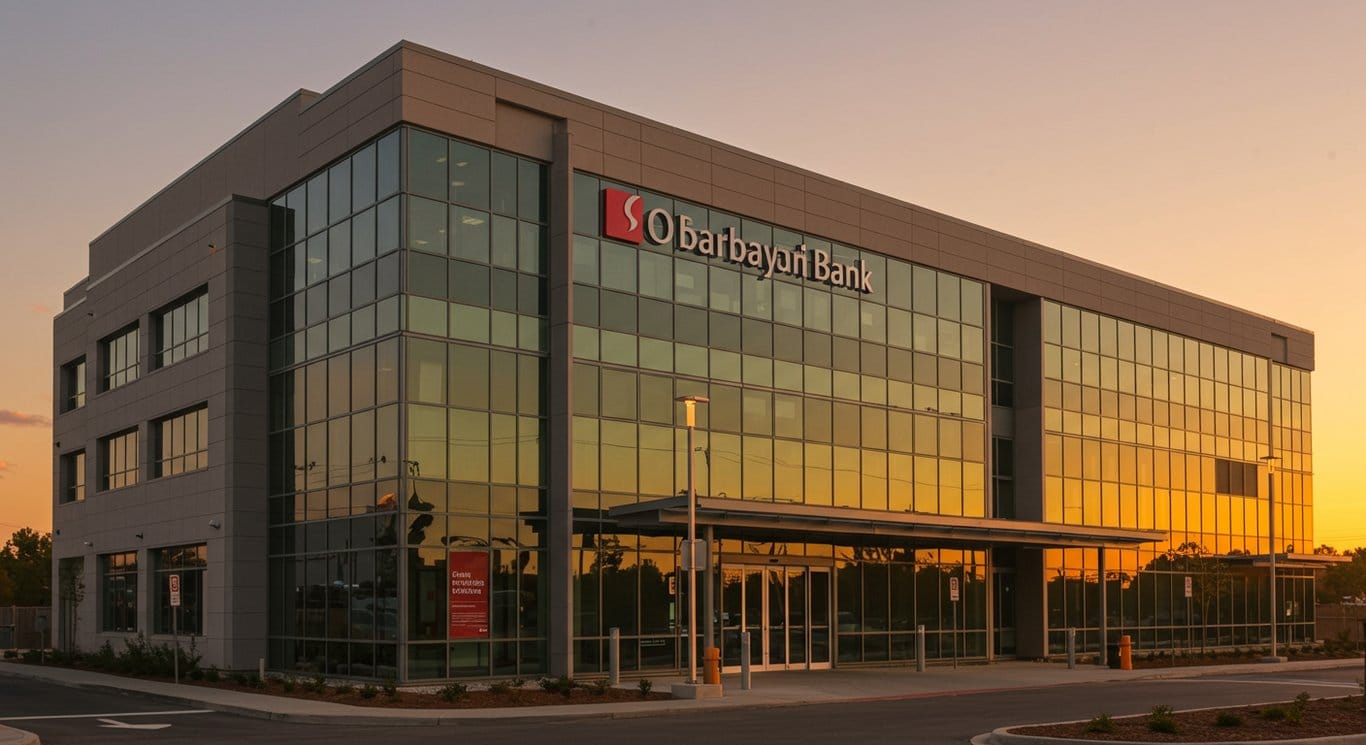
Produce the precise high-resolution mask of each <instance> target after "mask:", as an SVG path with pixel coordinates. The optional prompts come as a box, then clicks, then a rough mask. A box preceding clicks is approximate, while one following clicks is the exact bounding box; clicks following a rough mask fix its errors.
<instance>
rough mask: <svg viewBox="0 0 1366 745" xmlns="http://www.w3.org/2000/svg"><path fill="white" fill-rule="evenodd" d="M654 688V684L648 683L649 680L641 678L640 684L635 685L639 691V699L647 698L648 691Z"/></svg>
mask: <svg viewBox="0 0 1366 745" xmlns="http://www.w3.org/2000/svg"><path fill="white" fill-rule="evenodd" d="M654 687H655V684H654V683H652V682H650V679H649V678H641V679H640V682H639V683H636V688H638V689H640V697H641V698H647V697H649V695H650V689H652V688H654Z"/></svg>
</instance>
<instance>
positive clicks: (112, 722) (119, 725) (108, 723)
mask: <svg viewBox="0 0 1366 745" xmlns="http://www.w3.org/2000/svg"><path fill="white" fill-rule="evenodd" d="M95 721H97V722H101V723H102V724H100V726H101V727H103V728H106V729H150V730H158V729H166V728H167V727H169V726H171V725H169V724H129V723H127V722H120V721H119V720H117V719H97V720H95Z"/></svg>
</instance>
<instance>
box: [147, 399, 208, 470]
mask: <svg viewBox="0 0 1366 745" xmlns="http://www.w3.org/2000/svg"><path fill="white" fill-rule="evenodd" d="M152 437H153V439H154V443H153V446H152V448H153V452H154V453H156V455H155V460H153V461H152V478H161V477H162V476H174V475H176V474H178V473H185V472H186V471H196V470H199V469H200V468H204V467H205V466H207V465H209V407H208V406H203V405H201V406H199V407H196V408H194V409H191V410H189V411H184V412H181V413H179V414H173V415H171V416H168V417H166V418H164V419H158V420H157V421H156V422H153V424H152Z"/></svg>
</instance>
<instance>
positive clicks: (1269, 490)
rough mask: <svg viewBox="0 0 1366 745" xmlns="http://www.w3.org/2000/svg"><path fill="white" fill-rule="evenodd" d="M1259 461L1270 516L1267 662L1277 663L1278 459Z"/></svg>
mask: <svg viewBox="0 0 1366 745" xmlns="http://www.w3.org/2000/svg"><path fill="white" fill-rule="evenodd" d="M1261 460H1264V461H1266V501H1267V507H1268V510H1269V512H1270V516H1269V517H1268V518H1267V522H1266V532H1267V537H1268V539H1269V540H1270V541H1271V657H1270V658H1269V659H1268V660H1266V661H1268V662H1279V661H1280V659H1281V658H1280V655H1279V654H1277V652H1276V616H1277V615H1279V614H1280V610H1279V608H1278V607H1277V605H1276V477H1275V470H1276V461H1278V460H1280V458H1278V457H1276V456H1274V455H1264V456H1262V458H1261Z"/></svg>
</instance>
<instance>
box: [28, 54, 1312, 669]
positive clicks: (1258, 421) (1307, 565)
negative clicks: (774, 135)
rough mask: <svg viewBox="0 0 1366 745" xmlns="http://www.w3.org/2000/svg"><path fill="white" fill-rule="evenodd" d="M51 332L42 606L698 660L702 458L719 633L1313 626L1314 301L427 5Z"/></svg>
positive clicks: (242, 639)
mask: <svg viewBox="0 0 1366 745" xmlns="http://www.w3.org/2000/svg"><path fill="white" fill-rule="evenodd" d="M850 134H851V135H852V134H854V133H852V132H851V133H850ZM1064 219H1065V218H1064ZM73 273H74V272H73ZM54 332H55V333H54V335H55V339H54V348H53V385H54V388H55V391H56V396H55V401H56V405H55V409H56V411H55V412H54V427H53V428H54V438H53V439H54V464H53V468H54V475H55V479H54V494H53V524H54V527H55V529H56V531H57V534H56V535H55V537H54V557H55V559H56V561H55V562H54V563H55V569H54V576H53V587H55V588H58V591H57V592H56V593H54V595H55V596H56V598H57V599H56V604H57V611H58V612H57V622H56V623H55V624H54V626H55V633H56V643H57V644H58V645H75V646H78V647H79V648H81V649H85V650H93V649H95V648H97V647H99V646H100V645H101V644H103V643H104V642H105V641H110V642H111V643H113V644H114V645H115V648H119V647H120V645H121V643H122V640H123V639H125V638H130V637H132V636H134V635H136V634H143V635H145V636H147V637H149V638H150V639H151V640H152V641H153V642H154V643H169V642H170V640H171V632H172V631H173V630H175V631H177V632H178V633H179V634H180V636H181V639H182V641H183V640H184V638H185V637H186V636H187V635H188V636H193V637H194V639H195V643H196V648H197V650H198V651H199V652H200V653H201V654H202V655H203V664H204V665H210V664H212V665H217V666H218V667H220V668H232V669H255V668H256V666H257V661H258V660H259V659H261V658H264V659H265V660H266V665H267V667H268V669H271V670H277V671H295V672H300V673H307V674H315V673H322V674H327V675H335V676H349V677H355V678H360V679H366V678H370V679H388V678H393V679H396V680H398V681H400V682H410V681H423V680H439V679H446V678H488V677H498V676H502V677H511V676H524V677H534V676H538V675H550V676H555V675H560V674H572V675H578V676H591V675H600V674H602V673H603V672H604V671H605V668H606V665H607V657H608V649H607V644H608V639H609V633H610V630H611V629H617V630H619V635H620V655H621V665H622V669H623V671H624V672H625V673H627V674H637V675H651V674H654V675H667V674H671V673H675V672H678V671H681V670H686V669H687V667H688V660H687V659H686V657H687V650H688V637H689V633H690V631H691V630H690V629H689V628H688V627H687V626H688V625H687V618H688V614H687V612H686V608H687V607H688V601H689V598H688V597H687V595H688V593H689V592H691V588H690V587H689V585H688V582H687V572H686V571H682V569H681V567H680V563H679V557H680V553H679V550H680V542H681V540H682V539H683V538H685V537H686V530H687V527H686V525H687V513H688V502H689V492H688V479H687V474H688V469H689V465H690V463H691V465H692V467H693V468H694V469H695V500H696V501H695V511H696V513H695V514H696V518H695V519H696V526H697V527H696V531H697V536H698V538H699V539H702V540H706V541H707V543H706V553H705V563H704V564H703V565H702V567H701V571H700V572H698V578H699V579H698V593H699V595H704V594H706V593H708V592H709V595H707V596H706V597H702V598H700V599H699V602H698V608H699V609H709V611H710V612H707V611H706V610H701V611H699V615H698V621H697V623H698V625H699V627H700V626H701V625H702V624H703V623H706V625H707V629H706V630H705V632H706V634H705V635H706V636H707V637H708V638H706V639H704V640H703V642H702V643H701V644H700V645H699V647H701V648H705V647H707V646H715V647H718V648H719V649H720V654H721V662H722V665H723V666H724V668H725V669H726V670H733V669H736V668H738V666H739V665H740V650H741V645H740V637H741V634H742V633H744V632H749V634H750V639H751V645H750V657H751V663H752V665H753V667H754V669H758V670H778V669H821V668H831V667H846V666H861V665H909V664H915V661H916V660H915V657H916V649H917V645H916V633H917V628H918V627H921V626H923V627H924V628H925V644H924V646H925V652H924V654H925V657H926V658H927V659H928V661H929V662H931V663H935V662H938V661H948V660H950V659H957V660H978V661H981V660H993V659H1003V658H1027V659H1034V658H1040V657H1048V656H1057V655H1060V654H1062V653H1063V651H1064V648H1065V638H1066V633H1067V629H1069V628H1073V629H1076V630H1077V640H1078V645H1079V647H1080V648H1081V649H1082V650H1084V651H1090V652H1103V651H1104V650H1105V649H1106V648H1107V645H1109V644H1113V643H1115V642H1117V640H1118V638H1119V636H1120V635H1128V636H1130V638H1131V639H1132V640H1133V645H1134V649H1135V652H1136V653H1140V654H1141V653H1143V652H1144V651H1145V650H1172V649H1188V648H1190V647H1191V646H1192V645H1204V646H1206V647H1209V646H1213V647H1233V646H1243V647H1248V646H1258V647H1263V646H1267V645H1269V644H1270V642H1271V638H1272V636H1271V634H1272V628H1273V626H1272V624H1273V619H1274V621H1275V628H1276V629H1277V640H1278V642H1280V643H1282V644H1286V643H1291V642H1301V641H1306V640H1311V639H1312V638H1313V628H1314V618H1313V608H1314V604H1313V595H1314V593H1313V584H1314V579H1313V563H1312V559H1311V557H1308V556H1305V554H1308V553H1309V552H1310V549H1311V547H1312V546H1313V545H1314V543H1313V538H1314V536H1313V527H1314V526H1313V518H1312V514H1313V511H1312V503H1313V487H1312V467H1313V462H1312V454H1311V453H1312V448H1311V444H1312V438H1311V427H1310V420H1311V415H1310V412H1311V407H1312V401H1311V395H1310V391H1311V385H1310V379H1311V371H1312V370H1313V367H1314V337H1313V335H1312V333H1311V332H1309V331H1306V330H1304V329H1301V328H1297V327H1295V326H1291V325H1288V324H1285V323H1282V322H1279V321H1276V320H1273V319H1270V318H1267V317H1265V316H1262V315H1258V314H1256V313H1254V312H1251V311H1246V310H1241V309H1238V308H1233V307H1230V306H1228V305H1225V304H1222V303H1219V302H1216V301H1214V300H1209V299H1206V298H1203V297H1200V296H1197V295H1195V294H1192V293H1189V292H1185V291H1182V290H1179V289H1176V288H1173V287H1168V286H1165V285H1162V284H1159V283H1157V282H1155V281H1152V280H1148V279H1144V278H1142V277H1138V276H1134V275H1132V274H1128V273H1125V272H1121V271H1118V270H1115V269H1111V268H1109V267H1105V266H1102V265H1099V264H1096V263H1093V262H1090V261H1087V260H1085V259H1081V258H1077V257H1074V256H1069V255H1067V254H1064V253H1061V252H1058V251H1055V250H1053V249H1050V248H1047V247H1044V246H1040V245H1038V244H1035V243H1031V242H1029V241H1027V240H1022V239H1019V238H1015V237H1012V236H1009V235H1005V234H1002V233H998V232H995V231H993V230H991V229H989V228H985V227H980V226H977V225H974V224H972V223H969V222H966V221H964V220H960V219H958V218H955V217H950V216H948V215H943V214H940V213H937V212H933V211H931V210H928V209H925V208H922V207H917V206H915V205H912V204H907V203H905V202H901V201H898V200H897V199H894V198H892V197H888V196H884V195H880V194H876V193H873V192H871V191H868V190H866V189H861V188H858V187H856V186H852V185H849V184H846V183H842V182H839V181H836V180H834V179H831V178H828V177H825V176H821V175H819V174H815V173H811V172H808V171H805V170H802V169H800V168H796V167H794V166H789V165H786V164H783V163H779V162H777V161H774V160H772V159H769V158H766V157H763V156H761V155H757V154H754V153H750V152H746V151H744V150H741V149H739V148H735V147H731V146H729V145H726V144H723V143H720V142H716V141H713V140H709V139H707V138H705V137H702V136H700V135H696V134H692V133H689V132H684V131H681V130H679V129H676V128H674V127H671V126H668V125H666V124H662V123H659V122H655V121H651V120H649V119H646V118H644V117H641V116H637V115H635V114H631V113H628V112H625V111H621V110H618V109H614V108H612V107H610V106H606V105H603V104H599V103H596V102H593V101H589V100H587V99H584V98H581V97H579V96H576V95H573V94H571V93H567V92H564V91H560V90H556V89H554V88H550V87H548V86H545V85H541V84H539V83H535V82H532V81H529V80H525V79H522V78H518V77H515V76H512V75H509V74H506V73H503V72H500V71H498V70H493V69H490V68H488V67H485V66H482V65H478V64H475V63H473V62H470V61H468V60H464V59H460V58H457V57H454V56H451V55H448V54H445V53H443V52H439V51H436V50H433V49H429V48H425V47H421V46H418V45H415V44H411V43H407V42H402V43H399V44H397V45H396V46H394V47H392V48H391V49H389V50H388V51H386V52H384V53H383V54H381V55H380V56H378V57H376V58H375V59H373V60H372V61H370V62H368V63H367V64H365V65H364V66H363V67H361V68H360V69H359V70H357V71H356V72H354V73H353V74H351V75H350V76H348V77H347V78H345V79H344V80H342V81H340V82H338V83H337V84H336V85H335V86H333V87H332V88H330V89H328V90H327V91H325V92H322V93H315V92H312V91H307V90H300V91H298V92H296V93H294V94H292V95H290V96H288V97H287V98H286V99H285V100H284V101H282V102H281V103H280V104H279V105H278V106H276V107H275V108H273V109H271V110H270V111H268V112H266V113H265V114H263V115H262V116H261V117H260V118H259V119H257V120H256V121H255V122H254V123H252V124H250V125H249V126H248V127H247V128H246V129H244V130H242V132H241V133H239V134H238V135H237V136H235V137H233V138H232V139H231V140H229V141H228V142H226V143H224V144H223V145H222V146H220V147H219V148H218V149H217V150H215V151H213V152H212V153H210V154H208V155H207V156H206V157H205V158H204V159H203V160H202V161H200V162H199V163H198V164H196V165H194V166H193V167H192V168H190V169H189V170H188V171H186V172H185V173H184V175H182V176H181V177H179V178H178V179H176V180H175V181H173V182H171V183H170V184H168V185H166V186H165V188H163V189H162V190H161V191H159V192H157V193H156V194H154V195H151V196H150V197H149V198H148V199H147V201H145V202H144V203H142V205H141V206H139V207H137V208H136V209H135V210H133V211H132V212H131V213H130V214H128V215H127V216H126V217H124V218H123V219H122V220H120V221H119V222H117V223H116V224H114V225H113V226H112V227H110V228H109V229H108V230H107V231H106V232H104V233H103V234H101V235H100V236H98V237H96V238H95V239H94V240H93V241H92V242H91V244H90V249H89V265H88V269H87V271H86V272H85V276H83V277H81V278H80V280H79V281H78V282H76V283H75V284H74V286H72V288H71V289H70V290H68V291H67V292H66V294H65V298H64V304H63V310H62V311H61V312H60V313H59V314H58V315H57V317H56V318H55V320H54ZM687 397H703V398H705V399H706V401H707V402H706V403H701V402H698V403H696V404H694V405H695V407H696V423H695V424H696V426H695V428H694V431H693V433H692V434H693V436H694V437H695V444H694V446H693V447H692V448H688V446H687V442H688V434H689V433H688V431H687V427H686V426H685V425H686V422H685V420H684V410H685V404H684V403H683V402H681V401H680V399H682V398H687ZM1273 518H1274V525H1273V522H1272V521H1273ZM1273 531H1274V532H1273ZM1273 536H1274V540H1273ZM1273 557H1274V558H1275V559H1276V560H1277V562H1278V563H1277V565H1276V571H1275V575H1274V576H1275V577H1276V584H1275V587H1274V592H1273V587H1272V584H1271V578H1272V576H1273V574H1272V572H1271V567H1270V566H1269V565H1270V563H1271V560H1272V558H1273ZM173 576H174V577H176V578H177V579H176V581H177V582H178V583H179V588H180V589H179V593H178V596H179V597H178V599H180V600H181V603H180V604H179V605H178V606H172V604H171V597H170V592H169V587H170V583H171V577H173ZM1188 577H1190V578H1192V583H1193V587H1192V590H1191V591H1189V596H1188V591H1187V587H1188V585H1187V584H1186V578H1188ZM1273 600H1274V602H1273ZM697 632H698V634H699V635H701V634H703V633H704V630H703V629H701V628H699V629H698V630H697ZM701 654H702V653H701V651H699V656H700V655H701Z"/></svg>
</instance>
